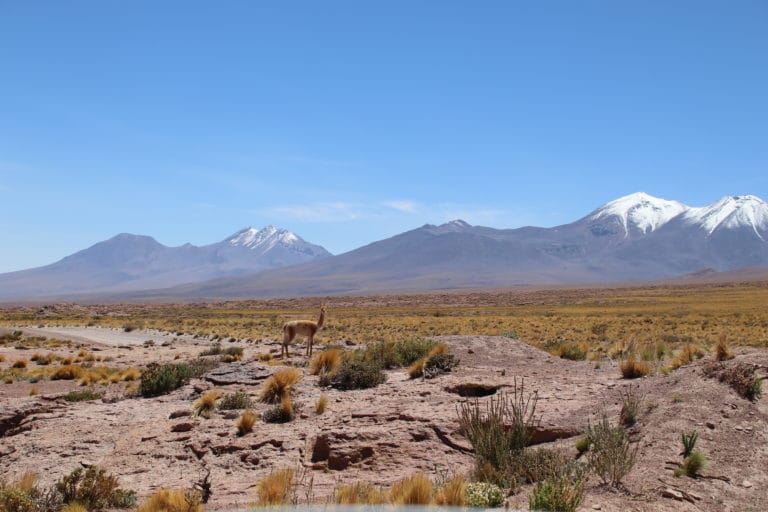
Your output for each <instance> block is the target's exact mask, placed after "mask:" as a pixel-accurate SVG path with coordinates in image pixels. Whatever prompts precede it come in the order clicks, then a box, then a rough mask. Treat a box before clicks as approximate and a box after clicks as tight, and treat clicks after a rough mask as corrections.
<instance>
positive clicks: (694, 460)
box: [675, 450, 707, 478]
mask: <svg viewBox="0 0 768 512" xmlns="http://www.w3.org/2000/svg"><path fill="white" fill-rule="evenodd" d="M706 467H707V457H706V456H705V455H704V453H703V452H701V451H700V450H696V451H695V452H693V453H691V454H690V455H688V456H687V457H686V458H685V460H684V461H683V463H682V465H681V466H680V467H679V468H677V469H676V470H675V476H682V475H687V476H689V477H691V478H696V477H697V476H698V475H699V474H700V473H701V471H703V470H704V468H706Z"/></svg>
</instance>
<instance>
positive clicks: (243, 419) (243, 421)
mask: <svg viewBox="0 0 768 512" xmlns="http://www.w3.org/2000/svg"><path fill="white" fill-rule="evenodd" d="M255 423H256V413H254V412H253V411H252V410H250V409H248V410H246V411H243V414H242V415H240V418H238V420H237V423H235V427H237V435H239V436H244V435H245V434H247V433H249V432H251V431H253V425H254V424H255Z"/></svg>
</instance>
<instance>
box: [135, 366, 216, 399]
mask: <svg viewBox="0 0 768 512" xmlns="http://www.w3.org/2000/svg"><path fill="white" fill-rule="evenodd" d="M216 365H217V363H216V362H214V361H208V360H205V359H201V358H198V359H196V360H194V361H191V362H189V363H178V364H154V363H153V364H150V365H149V366H147V369H146V370H144V371H143V372H142V373H141V383H140V384H139V393H140V394H141V396H144V397H152V396H159V395H164V394H166V393H170V392H171V391H173V390H174V389H178V388H180V387H181V386H183V385H184V384H186V383H187V382H189V379H192V378H197V377H201V376H202V375H204V374H205V373H207V372H208V371H210V370H211V369H212V368H214V367H216Z"/></svg>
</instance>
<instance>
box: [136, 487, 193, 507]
mask: <svg viewBox="0 0 768 512" xmlns="http://www.w3.org/2000/svg"><path fill="white" fill-rule="evenodd" d="M136 512H203V505H202V503H201V498H200V493H198V492H197V491H190V490H184V489H160V490H159V491H157V492H156V493H155V494H153V495H152V496H150V497H149V498H147V499H146V500H145V501H144V502H142V504H141V505H139V508H137V509H136Z"/></svg>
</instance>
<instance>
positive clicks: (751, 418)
mask: <svg viewBox="0 0 768 512" xmlns="http://www.w3.org/2000/svg"><path fill="white" fill-rule="evenodd" d="M38 334H40V333H38ZM131 334H133V333H131ZM59 336H63V334H61V333H59ZM72 336H73V338H72V339H73V340H75V341H76V342H77V343H79V344H80V345H82V346H87V347H89V348H90V349H91V350H94V349H95V350H98V353H99V354H101V355H104V356H109V357H112V358H114V359H113V360H114V362H115V363H114V364H120V365H126V366H130V365H145V364H147V363H148V362H150V361H154V360H162V361H170V360H174V358H176V355H177V354H178V355H179V357H180V358H186V357H189V356H191V355H196V354H197V353H199V352H200V351H201V350H202V349H203V348H205V345H207V344H210V341H200V340H192V339H175V340H171V341H169V343H168V344H166V346H162V344H161V343H158V344H155V345H153V346H149V347H144V346H143V345H142V344H139V345H136V344H133V345H131V344H129V343H127V342H126V341H125V340H123V341H121V342H120V343H114V344H108V343H104V339H101V341H102V343H96V342H94V341H92V340H93V339H94V338H97V337H96V336H89V332H88V330H85V332H78V333H76V334H72ZM148 336H150V337H151V334H150V333H145V332H139V333H136V334H135V339H136V340H143V339H145V338H147V337H148ZM158 339H159V338H158ZM440 339H441V341H444V342H446V343H447V344H448V345H449V346H450V347H451V349H452V351H453V352H454V354H456V355H457V356H458V358H459V359H460V360H461V364H460V365H459V366H458V367H457V368H455V369H454V371H453V372H452V373H450V374H447V375H443V376H440V377H438V378H435V379H431V380H422V379H416V380H410V379H409V378H408V377H407V375H406V374H405V372H404V371H403V370H395V371H389V372H387V377H388V379H387V382H386V383H384V384H382V385H380V386H379V387H377V388H375V389H370V390H360V391H337V390H333V389H321V388H320V387H318V382H317V377H315V376H310V375H308V372H307V370H306V368H303V371H304V373H305V375H304V378H303V380H302V381H301V382H300V384H299V385H298V387H297V390H296V395H295V397H296V398H295V401H296V403H298V404H300V408H299V415H298V416H297V418H296V419H295V420H294V421H292V422H291V423H287V424H266V423H261V422H259V423H257V424H256V425H255V427H254V430H253V432H252V433H249V434H247V435H245V436H243V437H238V436H237V435H236V429H235V427H234V423H235V421H236V418H237V416H238V415H239V412H238V411H217V412H215V413H214V415H213V417H212V418H210V419H204V418H201V417H196V416H192V415H191V403H192V402H193V401H194V400H195V399H196V398H197V397H199V395H200V393H201V392H203V391H204V390H207V389H214V388H215V389H220V390H222V391H225V392H227V391H235V390H242V391H245V392H246V393H249V394H250V395H251V396H253V397H256V396H257V395H258V392H259V387H260V385H261V382H262V381H263V380H264V378H266V377H267V376H268V375H270V374H271V373H272V372H273V371H275V369H278V368H279V366H274V365H269V364H266V363H261V362H259V361H258V360H256V359H255V358H254V355H256V354H259V353H265V352H267V351H272V352H277V353H279V345H277V344H276V343H274V342H269V341H267V342H261V343H258V344H254V345H244V346H245V348H246V351H245V356H246V357H245V358H244V360H243V361H241V362H235V363H222V365H221V366H220V367H219V368H218V369H217V370H215V371H214V372H211V373H210V374H208V375H206V377H205V378H203V379H195V380H193V381H192V382H190V383H189V384H188V385H186V386H184V387H183V388H181V389H178V390H176V391H174V392H172V393H170V394H168V395H165V396H161V397H157V398H140V397H133V398H124V399H121V396H122V391H123V388H124V384H123V383H119V384H113V385H110V390H109V391H108V392H107V393H106V394H105V398H104V400H102V401H89V402H78V403H69V402H66V401H63V400H62V399H61V395H62V393H64V392H65V391H67V390H70V389H74V388H76V387H77V386H76V383H74V382H71V381H52V382H48V381H45V382H44V381H41V382H39V383H37V384H36V385H37V386H39V391H40V394H38V395H36V396H28V395H29V390H30V388H31V386H32V384H30V383H28V382H14V383H13V384H2V383H0V479H1V478H11V477H14V476H17V475H19V474H21V473H22V472H24V471H27V470H32V471H35V472H37V473H39V474H40V475H41V477H42V479H43V481H44V482H47V483H50V482H53V481H55V480H57V479H58V478H60V477H61V476H62V475H64V474H67V473H69V472H70V471H71V470H72V469H74V468H76V467H78V466H80V465H88V464H97V465H99V466H101V467H104V468H106V469H107V470H109V471H110V472H111V473H113V474H115V475H117V476H118V477H119V479H120V483H121V485H122V486H123V487H124V488H127V489H134V490H136V491H137V492H138V493H139V494H140V495H142V496H143V495H147V494H150V493H151V492H152V491H153V490H155V489H157V488H159V487H169V486H170V487H189V486H191V485H192V484H193V483H194V482H196V481H200V480H202V478H204V476H205V475H206V474H210V482H211V486H212V491H213V494H212V497H211V500H210V502H209V505H208V508H207V509H208V510H225V509H232V508H237V507H243V506H246V505H248V504H249V503H253V502H254V501H255V485H256V482H257V481H258V480H259V478H260V477H262V476H264V475H266V474H268V473H269V472H270V471H271V470H273V469H278V468H286V467H290V468H295V469H297V470H298V475H299V476H300V484H301V485H300V486H299V496H300V498H302V499H304V498H306V497H311V498H312V499H313V500H315V501H317V502H324V501H325V500H326V499H327V498H328V496H329V495H331V494H332V492H333V489H334V487H335V486H337V485H339V484H345V483H352V482H355V481H368V482H373V483H375V484H377V485H382V486H387V485H390V484H392V483H393V482H395V481H396V480H398V479H400V478H402V477H404V476H407V475H410V474H412V473H414V472H416V471H422V472H424V473H427V474H428V475H429V476H430V477H432V478H433V479H439V478H444V477H446V476H447V475H450V474H451V473H453V472H470V471H471V469H472V467H473V456H472V453H471V445H470V444H469V443H468V442H467V441H466V439H464V438H463V437H462V436H461V435H460V434H459V432H458V431H457V427H458V423H457V412H456V407H457V404H459V403H460V402H461V401H464V400H475V398H474V397H472V396H473V395H486V396H489V395H494V394H495V395H497V396H498V394H499V393H500V392H503V391H505V390H508V389H510V388H511V387H512V386H513V385H514V384H515V382H516V381H517V384H518V385H520V384H521V383H522V382H524V385H525V389H526V391H531V392H533V391H536V392H538V396H539V401H538V405H537V413H539V414H540V415H541V426H540V428H539V429H538V430H537V431H536V433H535V436H534V437H535V442H537V443H556V444H558V445H560V446H563V447H565V448H566V449H568V450H570V451H571V452H572V453H573V455H574V456H576V450H575V448H574V442H575V440H576V438H577V436H578V435H579V433H580V431H581V429H582V428H583V427H584V426H585V425H587V424H588V423H589V422H590V420H591V421H594V420H595V419H596V418H597V417H598V416H599V415H600V414H601V413H603V412H605V413H606V414H608V415H609V416H610V417H611V418H618V414H619V409H620V402H621V399H620V391H621V389H623V388H625V387H626V386H629V385H630V384H633V385H635V386H638V387H639V390H640V392H641V393H642V394H643V395H644V399H643V406H642V409H641V413H640V415H639V420H638V423H637V425H636V426H634V427H632V429H631V435H632V439H633V440H634V441H636V442H637V443H639V447H640V448H639V458H638V462H637V465H636V466H635V468H634V470H633V471H632V473H631V474H630V475H629V476H628V477H627V478H626V480H625V485H626V488H625V489H624V490H622V491H621V492H617V491H612V490H609V489H607V488H605V487H603V486H601V485H600V482H599V480H598V479H597V478H595V477H591V478H590V481H589V486H588V492H587V497H586V500H585V502H584V505H583V509H584V510H605V511H617V512H618V511H626V510H636V511H680V510H683V511H688V510H690V511H694V510H703V511H713V512H714V511H749V510H753V511H758V510H764V507H765V503H764V500H765V498H766V496H768V464H766V462H767V461H768V442H767V441H768V425H767V424H766V419H768V406H766V402H765V399H763V400H758V401H756V402H750V401H748V400H746V399H743V398H741V397H739V396H738V395H737V394H736V393H735V392H734V391H733V390H732V389H731V388H730V387H728V386H727V385H726V384H723V383H720V382H719V381H717V380H715V379H711V378H708V377H706V376H704V375H703V367H704V365H705V364H706V359H705V360H701V361H697V362H695V363H692V364H690V365H687V366H684V367H682V368H680V369H679V370H676V371H674V372H672V373H670V374H669V375H667V376H664V375H656V376H653V377H646V378H643V379H639V380H635V381H627V380H625V379H622V378H621V375H620V372H619V370H618V367H617V365H616V363H614V362H605V361H604V362H603V363H602V364H601V366H600V367H599V368H595V363H592V362H588V361H580V362H574V361H567V360H563V359H559V358H556V357H553V356H551V355H549V354H548V353H546V352H543V351H540V350H538V349H536V348H533V347H531V346H529V345H526V344H525V343H522V342H520V341H517V340H512V339H509V338H505V337H489V336H448V337H441V338H440ZM224 345H225V346H228V344H227V343H225V344H224ZM81 348H82V347H81V346H77V345H75V346H72V347H70V348H67V349H62V350H64V351H66V350H70V351H72V352H75V351H76V350H79V349H81ZM316 349H317V347H316ZM298 353H299V349H298V347H295V346H294V347H293V355H294V356H293V358H292V359H291V360H290V361H289V363H291V364H294V365H296V366H299V367H303V365H305V364H306V360H305V359H304V358H303V357H300V356H298V355H297V354H298ZM736 353H737V355H736V359H735V360H733V361H731V362H730V363H729V364H735V363H736V362H739V361H748V362H751V363H755V364H758V365H761V366H762V368H763V369H765V368H768V353H767V352H766V351H764V350H757V349H741V350H737V351H736ZM0 354H3V355H5V356H6V359H7V361H6V362H4V363H0V368H5V367H7V366H9V365H10V364H11V362H12V361H14V360H15V359H16V358H17V357H19V356H20V355H24V354H26V352H24V351H19V350H18V349H16V348H14V347H7V346H6V347H0ZM321 393H326V394H327V395H328V397H329V403H328V407H327V410H326V411H325V413H324V414H322V415H318V414H316V413H315V411H314V404H315V402H316V400H317V399H318V398H319V397H320V395H321ZM478 399H479V400H481V401H483V400H488V398H487V397H481V398H478ZM268 407H269V406H267V405H264V404H258V405H257V406H256V407H255V409H256V411H257V412H259V413H260V412H263V411H264V410H265V409H266V408H268ZM690 430H697V431H698V432H699V433H700V440H699V444H698V448H700V449H701V450H703V451H704V452H705V453H706V454H707V456H708V458H709V459H710V466H709V467H708V468H707V469H706V470H705V471H704V478H698V479H691V478H688V477H682V478H676V477H674V475H673V469H674V467H673V466H672V465H671V464H668V462H671V461H679V460H680V459H681V457H680V455H679V452H680V450H681V443H680V434H681V432H684V431H690ZM528 492H529V488H523V489H521V491H520V492H519V493H518V494H517V495H514V496H511V497H510V498H509V500H508V505H509V506H511V507H513V508H518V507H519V508H526V507H527V495H528Z"/></svg>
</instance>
